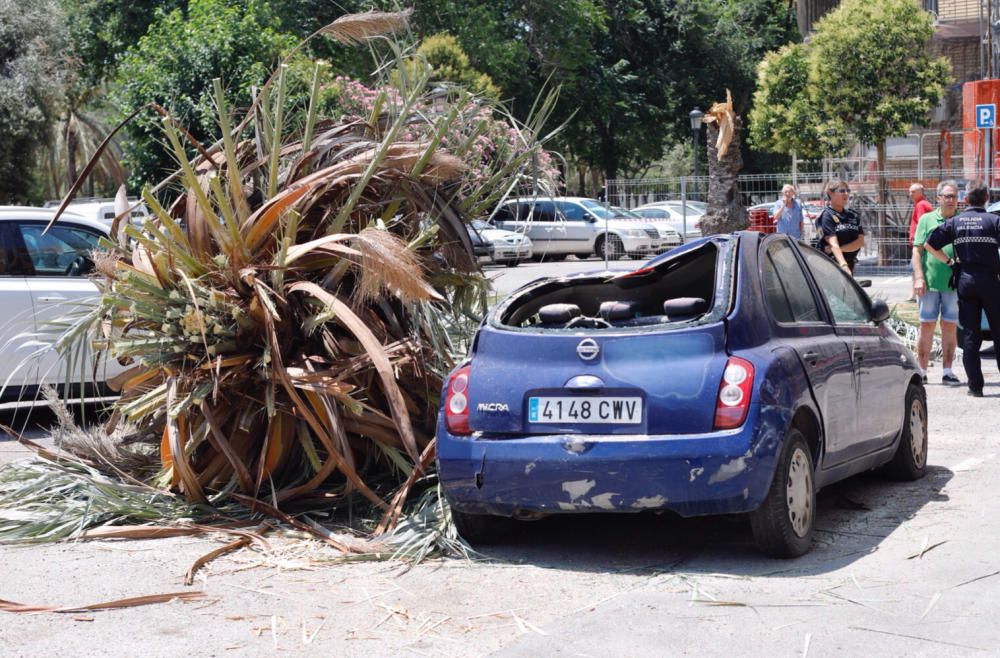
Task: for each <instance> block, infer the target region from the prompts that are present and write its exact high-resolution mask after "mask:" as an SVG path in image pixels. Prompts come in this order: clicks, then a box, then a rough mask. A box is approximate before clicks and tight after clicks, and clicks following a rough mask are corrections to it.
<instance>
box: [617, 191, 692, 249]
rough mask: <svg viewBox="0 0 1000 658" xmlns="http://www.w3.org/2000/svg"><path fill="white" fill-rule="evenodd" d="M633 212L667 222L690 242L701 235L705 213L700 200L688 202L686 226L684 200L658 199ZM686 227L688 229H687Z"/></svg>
mask: <svg viewBox="0 0 1000 658" xmlns="http://www.w3.org/2000/svg"><path fill="white" fill-rule="evenodd" d="M632 212H634V213H636V214H638V215H640V216H642V217H645V218H646V219H648V220H652V221H658V222H665V223H667V224H668V225H669V226H670V227H671V228H673V229H674V230H675V231H677V232H678V233H680V234H681V237H683V238H684V242H685V243H687V242H690V241H691V240H695V239H697V238H700V237H701V218H702V215H704V214H705V210H704V205H703V204H702V202H700V201H688V202H687V213H686V214H687V217H686V223H687V226H686V227H685V216H684V215H685V206H684V202H682V201H657V202H656V203H647V204H645V205H642V206H639V207H638V208H633V209H632ZM685 228H686V229H687V230H685Z"/></svg>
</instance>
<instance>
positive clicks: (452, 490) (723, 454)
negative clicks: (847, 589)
mask: <svg viewBox="0 0 1000 658" xmlns="http://www.w3.org/2000/svg"><path fill="white" fill-rule="evenodd" d="M755 415H756V414H754V413H751V414H750V418H748V421H747V422H746V423H745V424H744V425H743V426H742V427H741V428H740V429H737V430H730V431H725V432H713V433H709V434H698V435H659V436H656V435H597V434H558V435H520V436H516V437H511V438H507V437H504V438H487V437H484V436H477V435H473V436H472V437H455V436H453V435H451V434H449V433H448V432H447V431H445V430H444V423H443V419H442V422H439V428H440V429H439V430H438V443H437V450H438V473H439V476H440V478H441V484H442V486H443V488H444V492H445V495H446V496H447V498H448V500H449V502H450V503H451V504H452V505H453V506H454V507H455V508H456V509H458V510H460V511H464V512H468V513H480V514H496V515H499V516H511V515H515V514H518V513H523V512H527V513H539V512H541V513H573V512H640V511H644V510H671V511H673V512H676V513H678V514H680V515H682V516H699V515H704V514H725V513H738V512H748V511H751V510H754V509H756V508H757V507H758V506H759V505H760V503H761V501H762V500H763V499H764V496H765V495H766V493H767V489H768V487H769V486H770V483H771V477H772V475H773V472H774V466H775V461H776V458H775V455H776V453H777V450H778V449H779V448H780V436H782V434H779V433H778V432H776V431H772V430H769V429H768V425H769V424H768V423H755V422H753V421H752V419H753V417H754V416H755Z"/></svg>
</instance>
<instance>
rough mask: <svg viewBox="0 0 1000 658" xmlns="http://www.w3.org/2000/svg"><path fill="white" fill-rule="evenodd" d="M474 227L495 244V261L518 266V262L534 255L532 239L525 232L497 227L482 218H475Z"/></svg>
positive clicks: (509, 265) (508, 265)
mask: <svg viewBox="0 0 1000 658" xmlns="http://www.w3.org/2000/svg"><path fill="white" fill-rule="evenodd" d="M472 228H474V229H476V232H478V233H479V235H481V236H482V237H483V238H484V239H486V240H488V241H489V243H490V244H492V245H493V262H495V263H501V264H503V265H506V266H507V267H517V264H518V263H520V262H521V261H522V260H529V259H530V258H531V257H532V255H533V252H532V245H531V239H530V238H529V237H528V236H526V235H524V234H523V233H516V232H514V231H507V230H505V229H502V228H497V227H496V226H493V225H492V224H490V223H489V222H485V221H483V220H481V219H475V220H473V221H472Z"/></svg>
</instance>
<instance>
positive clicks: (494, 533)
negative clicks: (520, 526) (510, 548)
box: [451, 507, 514, 546]
mask: <svg viewBox="0 0 1000 658" xmlns="http://www.w3.org/2000/svg"><path fill="white" fill-rule="evenodd" d="M451 520H452V521H453V522H454V523H455V530H457V531H458V534H459V535H460V536H461V537H462V539H464V540H465V541H466V543H468V544H471V545H473V546H477V545H484V544H499V543H501V542H502V541H503V540H504V539H506V538H507V537H508V536H509V535H510V531H511V528H512V527H513V523H514V521H513V519H509V518H507V517H505V516H493V515H491V514H469V513H467V512H459V511H458V510H457V509H455V508H454V507H453V508H452V509H451Z"/></svg>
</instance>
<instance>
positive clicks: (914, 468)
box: [886, 384, 927, 481]
mask: <svg viewBox="0 0 1000 658" xmlns="http://www.w3.org/2000/svg"><path fill="white" fill-rule="evenodd" d="M905 409H906V416H905V418H903V436H902V437H900V439H899V446H898V447H897V448H896V454H895V455H893V456H892V461H890V462H889V463H888V464H886V473H887V474H888V475H889V477H891V478H892V479H894V480H905V481H909V480H919V479H920V478H922V477H924V474H925V473H926V472H927V393H926V392H925V391H924V387H923V386H920V385H919V384H910V385H909V386H908V387H907V389H906V407H905Z"/></svg>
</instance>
